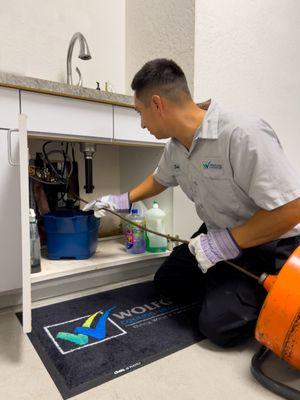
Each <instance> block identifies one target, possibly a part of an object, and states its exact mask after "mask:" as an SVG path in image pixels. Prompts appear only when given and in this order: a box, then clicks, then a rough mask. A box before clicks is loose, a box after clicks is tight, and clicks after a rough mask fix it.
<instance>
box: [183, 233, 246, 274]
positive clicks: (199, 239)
mask: <svg viewBox="0 0 300 400" xmlns="http://www.w3.org/2000/svg"><path fill="white" fill-rule="evenodd" d="M188 246H189V250H190V252H191V253H192V254H193V255H194V256H195V257H196V259H197V261H198V265H199V268H200V269H201V271H202V272H204V273H206V272H207V270H208V269H209V268H210V267H212V266H213V265H215V264H216V263H218V262H219V261H224V260H231V259H233V258H236V257H238V256H239V255H240V254H241V250H240V248H239V246H238V245H237V243H236V242H235V240H234V239H233V237H232V236H231V233H230V232H229V230H228V229H219V230H212V231H208V233H207V234H204V233H201V234H200V235H198V236H196V237H195V238H193V239H191V240H190V242H189V245H188Z"/></svg>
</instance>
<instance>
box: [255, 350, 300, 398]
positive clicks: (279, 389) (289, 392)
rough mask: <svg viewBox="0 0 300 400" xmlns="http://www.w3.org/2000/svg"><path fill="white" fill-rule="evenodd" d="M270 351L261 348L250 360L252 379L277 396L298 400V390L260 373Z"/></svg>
mask: <svg viewBox="0 0 300 400" xmlns="http://www.w3.org/2000/svg"><path fill="white" fill-rule="evenodd" d="M270 352H271V351H270V350H269V349H267V348H266V347H265V346H262V347H261V348H260V349H259V350H258V351H257V352H256V353H255V354H254V356H253V358H252V360H251V368H250V370H251V373H252V375H253V376H254V378H255V379H256V380H257V381H258V382H259V383H260V384H262V385H263V386H264V387H265V388H267V389H269V390H271V392H273V393H276V394H278V395H279V396H282V397H284V398H285V399H288V400H300V392H299V390H296V389H293V388H292V387H290V386H287V385H285V384H284V383H281V382H278V381H276V380H275V379H272V378H271V377H269V376H267V375H266V374H265V373H264V372H263V371H262V368H261V367H262V364H263V362H264V360H265V359H266V357H267V355H268V353H270Z"/></svg>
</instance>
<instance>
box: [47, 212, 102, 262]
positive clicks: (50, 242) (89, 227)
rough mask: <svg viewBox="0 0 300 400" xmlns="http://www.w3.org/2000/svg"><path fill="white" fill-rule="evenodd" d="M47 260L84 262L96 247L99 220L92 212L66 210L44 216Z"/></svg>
mask: <svg viewBox="0 0 300 400" xmlns="http://www.w3.org/2000/svg"><path fill="white" fill-rule="evenodd" d="M44 225H45V231H46V240H47V249H48V258H50V259H51V260H59V259H63V258H65V259H71V258H75V259H77V260H84V259H86V258H89V257H91V256H92V255H93V254H94V252H95V250H96V247H97V238H98V229H99V225H100V219H99V218H96V217H95V216H94V212H93V211H87V212H83V211H80V210H66V211H56V212H50V213H47V214H45V215H44Z"/></svg>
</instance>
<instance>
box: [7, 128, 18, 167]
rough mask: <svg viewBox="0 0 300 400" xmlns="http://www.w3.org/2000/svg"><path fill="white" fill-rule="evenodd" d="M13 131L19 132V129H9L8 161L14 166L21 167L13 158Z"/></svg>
mask: <svg viewBox="0 0 300 400" xmlns="http://www.w3.org/2000/svg"><path fill="white" fill-rule="evenodd" d="M13 132H19V129H9V130H8V131H7V158H8V162H9V164H10V165H11V166H12V167H19V166H20V164H18V163H15V162H14V161H13V159H12V154H11V134H12V133H13Z"/></svg>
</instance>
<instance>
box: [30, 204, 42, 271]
mask: <svg viewBox="0 0 300 400" xmlns="http://www.w3.org/2000/svg"><path fill="white" fill-rule="evenodd" d="M29 222H30V224H29V225H30V263H31V273H36V272H40V271H41V243H40V237H39V231H38V227H37V222H36V218H35V212H34V209H32V208H30V209H29Z"/></svg>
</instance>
